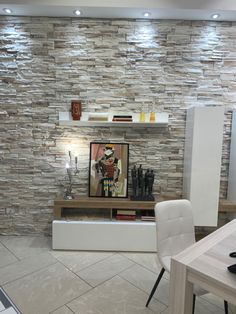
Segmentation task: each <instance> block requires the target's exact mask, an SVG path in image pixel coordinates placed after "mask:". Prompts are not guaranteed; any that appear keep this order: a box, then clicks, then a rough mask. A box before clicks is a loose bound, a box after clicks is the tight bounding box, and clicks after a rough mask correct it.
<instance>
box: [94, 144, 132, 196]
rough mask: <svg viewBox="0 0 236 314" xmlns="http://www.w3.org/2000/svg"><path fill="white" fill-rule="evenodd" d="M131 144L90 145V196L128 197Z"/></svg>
mask: <svg viewBox="0 0 236 314" xmlns="http://www.w3.org/2000/svg"><path fill="white" fill-rule="evenodd" d="M128 163H129V144H125V143H107V142H104V143H101V142H99V143H98V142H92V143H90V159H89V196H95V197H128V169H129V164H128Z"/></svg>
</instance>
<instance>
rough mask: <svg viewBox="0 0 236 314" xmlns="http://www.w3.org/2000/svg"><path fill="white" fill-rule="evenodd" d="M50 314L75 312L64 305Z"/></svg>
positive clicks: (71, 313)
mask: <svg viewBox="0 0 236 314" xmlns="http://www.w3.org/2000/svg"><path fill="white" fill-rule="evenodd" d="M50 314H73V312H72V311H71V310H70V309H69V308H68V307H67V306H62V307H60V308H59V309H57V310H56V311H53V312H51V313H50Z"/></svg>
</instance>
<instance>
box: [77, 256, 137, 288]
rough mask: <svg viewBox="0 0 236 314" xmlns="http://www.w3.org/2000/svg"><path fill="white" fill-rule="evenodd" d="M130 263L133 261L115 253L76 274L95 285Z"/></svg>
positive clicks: (117, 272)
mask: <svg viewBox="0 0 236 314" xmlns="http://www.w3.org/2000/svg"><path fill="white" fill-rule="evenodd" d="M131 265H133V262H131V261H130V260H128V259H127V258H125V257H123V256H121V255H120V254H115V255H113V256H111V257H109V258H106V259H105V260H103V261H100V262H98V263H96V264H94V265H92V266H90V267H88V268H86V269H84V270H82V271H80V272H78V273H77V274H78V275H79V276H80V277H81V278H83V279H84V280H85V281H86V282H88V283H89V284H90V285H91V286H93V287H96V286H97V285H99V284H101V283H102V282H104V281H106V280H108V279H110V278H112V277H114V276H115V275H117V274H119V273H120V272H121V271H123V270H125V269H126V268H128V267H130V266H131Z"/></svg>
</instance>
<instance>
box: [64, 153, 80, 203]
mask: <svg viewBox="0 0 236 314" xmlns="http://www.w3.org/2000/svg"><path fill="white" fill-rule="evenodd" d="M66 172H67V179H68V184H67V186H66V189H65V194H64V198H65V199H67V200H71V199H73V198H74V195H73V194H72V187H73V178H74V176H76V175H77V174H78V173H79V169H78V157H77V156H76V157H75V163H74V166H73V164H72V154H71V151H69V163H66Z"/></svg>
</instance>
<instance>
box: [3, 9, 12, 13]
mask: <svg viewBox="0 0 236 314" xmlns="http://www.w3.org/2000/svg"><path fill="white" fill-rule="evenodd" d="M3 11H4V12H5V13H7V14H11V13H12V10H11V9H9V8H5V9H3Z"/></svg>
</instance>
